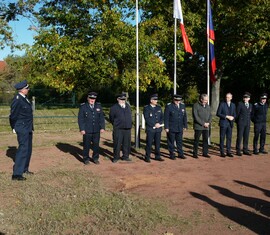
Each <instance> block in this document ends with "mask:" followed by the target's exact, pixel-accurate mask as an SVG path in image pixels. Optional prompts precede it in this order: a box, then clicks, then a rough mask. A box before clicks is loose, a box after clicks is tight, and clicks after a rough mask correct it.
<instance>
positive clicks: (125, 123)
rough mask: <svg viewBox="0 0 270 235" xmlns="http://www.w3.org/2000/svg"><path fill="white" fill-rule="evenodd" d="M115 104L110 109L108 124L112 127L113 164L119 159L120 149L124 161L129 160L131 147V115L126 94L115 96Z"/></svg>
mask: <svg viewBox="0 0 270 235" xmlns="http://www.w3.org/2000/svg"><path fill="white" fill-rule="evenodd" d="M117 101H118V102H117V103H116V104H114V105H113V106H112V107H111V108H110V114H109V117H110V122H111V123H112V125H113V163H116V162H117V161H118V160H119V159H120V150H121V147H122V153H123V157H122V159H123V160H124V161H131V159H130V158H129V154H130V146H131V128H132V113H131V108H130V105H129V104H128V103H127V102H126V94H119V95H117Z"/></svg>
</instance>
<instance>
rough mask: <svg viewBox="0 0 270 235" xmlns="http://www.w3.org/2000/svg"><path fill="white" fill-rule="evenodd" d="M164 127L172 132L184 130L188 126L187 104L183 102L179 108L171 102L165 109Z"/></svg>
mask: <svg viewBox="0 0 270 235" xmlns="http://www.w3.org/2000/svg"><path fill="white" fill-rule="evenodd" d="M164 128H165V129H169V131H170V132H182V131H183V129H184V128H187V112H186V106H185V105H184V104H182V103H180V104H179V108H177V106H176V105H175V104H174V103H169V104H167V105H166V107H165V111H164Z"/></svg>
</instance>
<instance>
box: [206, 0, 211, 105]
mask: <svg viewBox="0 0 270 235" xmlns="http://www.w3.org/2000/svg"><path fill="white" fill-rule="evenodd" d="M209 1H210V0H207V19H206V20H207V21H206V22H207V95H208V104H210V74H209V71H210V63H209V37H210V26H209V20H210V14H209V13H210V11H209V10H210V9H209V7H210V6H209Z"/></svg>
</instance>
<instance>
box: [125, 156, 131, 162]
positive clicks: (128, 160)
mask: <svg viewBox="0 0 270 235" xmlns="http://www.w3.org/2000/svg"><path fill="white" fill-rule="evenodd" d="M123 161H126V162H131V158H129V157H127V158H123Z"/></svg>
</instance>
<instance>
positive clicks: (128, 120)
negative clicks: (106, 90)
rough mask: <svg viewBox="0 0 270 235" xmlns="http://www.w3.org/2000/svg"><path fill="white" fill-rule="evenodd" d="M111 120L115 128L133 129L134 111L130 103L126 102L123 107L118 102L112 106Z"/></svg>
mask: <svg viewBox="0 0 270 235" xmlns="http://www.w3.org/2000/svg"><path fill="white" fill-rule="evenodd" d="M109 118H110V122H111V123H112V124H113V128H114V129H131V128H132V113H131V108H130V106H129V104H127V103H126V104H125V108H122V107H121V106H120V105H119V104H118V103H116V104H114V105H113V106H112V107H111V108H110V114H109Z"/></svg>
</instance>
